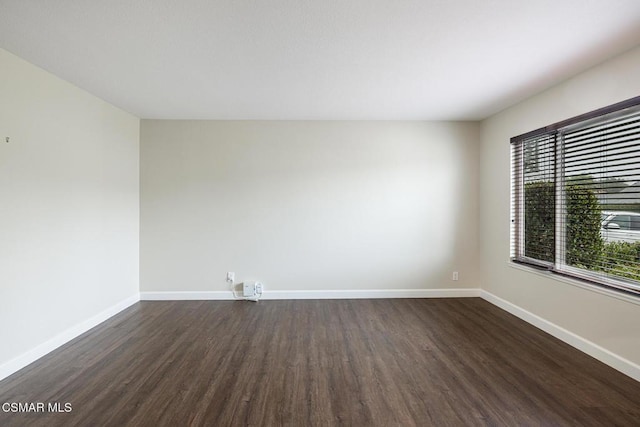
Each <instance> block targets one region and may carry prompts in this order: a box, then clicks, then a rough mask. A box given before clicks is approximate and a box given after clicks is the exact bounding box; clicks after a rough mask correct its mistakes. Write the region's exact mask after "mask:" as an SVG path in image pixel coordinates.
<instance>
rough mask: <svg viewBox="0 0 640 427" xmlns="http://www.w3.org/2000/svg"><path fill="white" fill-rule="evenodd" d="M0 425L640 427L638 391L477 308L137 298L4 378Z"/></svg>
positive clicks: (430, 302) (431, 302) (476, 304)
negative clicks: (9, 409)
mask: <svg viewBox="0 0 640 427" xmlns="http://www.w3.org/2000/svg"><path fill="white" fill-rule="evenodd" d="M13 402H42V403H44V404H45V405H48V403H52V402H58V403H60V406H61V408H62V409H63V410H64V404H65V403H69V404H70V405H71V412H60V413H50V412H36V413H5V412H2V411H0V425H1V426H26V425H28V426H58V425H59V426H74V425H78V426H104V425H106V426H125V425H131V426H165V425H166V426H182V425H207V426H235V425H238V426H240V425H253V426H279V425H292V426H314V425H322V426H331V425H347V426H370V425H371V426H373V425H375V426H395V425H399V426H411V425H420V426H428V425H433V426H447V425H450V426H462V425H471V426H474V425H492V426H520V425H527V426H547V425H552V426H558V425H560V426H564V425H570V426H590V425H603V426H614V425H618V426H639V425H640V383H639V382H636V381H634V380H632V379H631V378H629V377H626V376H625V375H623V374H621V373H619V372H617V371H615V370H613V369H611V368H609V367H607V366H606V365H604V364H602V363H600V362H598V361H597V360H595V359H593V358H591V357H589V356H587V355H585V354H583V353H581V352H579V351H577V350H575V349H573V348H572V347H570V346H568V345H566V344H564V343H562V342H560V341H558V340H556V339H555V338H553V337H551V336H549V335H547V334H545V333H543V332H541V331H540V330H538V329H536V328H534V327H533V326H530V325H528V324H526V323H525V322H523V321H521V320H519V319H517V318H515V317H513V316H511V315H510V314H508V313H506V312H504V311H502V310H500V309H499V308H496V307H494V306H492V305H491V304H489V303H487V302H485V301H483V300H481V299H478V298H468V299H411V300H408V299H404V300H403V299H393V300H321V301H316V300H297V301H261V302H259V303H257V304H256V303H250V302H239V301H181V302H141V303H139V304H136V305H135V306H133V307H131V308H129V309H127V310H126V311H124V312H122V313H120V314H119V315H117V316H115V317H114V318H112V319H110V320H109V321H107V322H105V323H103V324H101V325H99V326H98V327H96V328H94V329H93V330H91V331H89V332H88V333H86V334H84V335H83V336H81V337H79V338H77V339H76V340H74V341H72V342H70V343H68V344H67V345H65V346H64V347H61V348H60V349H58V350H56V351H55V352H53V353H51V354H49V355H47V356H46V357H44V358H42V359H40V360H39V361H37V362H36V363H34V364H32V365H30V366H28V367H27V368H25V369H23V370H22V371H20V372H18V373H16V374H14V375H12V376H11V377H9V378H7V379H5V380H4V381H2V382H0V404H3V403H13Z"/></svg>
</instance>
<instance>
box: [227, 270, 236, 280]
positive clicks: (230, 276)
mask: <svg viewBox="0 0 640 427" xmlns="http://www.w3.org/2000/svg"><path fill="white" fill-rule="evenodd" d="M235 280H236V273H234V272H233V271H228V272H227V282H232V283H233V282H235Z"/></svg>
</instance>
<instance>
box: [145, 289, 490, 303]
mask: <svg viewBox="0 0 640 427" xmlns="http://www.w3.org/2000/svg"><path fill="white" fill-rule="evenodd" d="M479 296H480V289H474V288H461V289H363V290H360V289H353V290H326V291H268V290H267V291H265V292H264V294H263V295H262V298H261V299H263V300H283V299H369V298H463V297H479ZM140 299H141V300H142V301H184V300H233V299H235V298H234V297H233V293H232V292H231V291H208V292H141V293H140Z"/></svg>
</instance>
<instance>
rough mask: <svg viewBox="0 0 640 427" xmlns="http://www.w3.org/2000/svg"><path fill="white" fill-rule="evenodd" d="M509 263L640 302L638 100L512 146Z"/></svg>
mask: <svg viewBox="0 0 640 427" xmlns="http://www.w3.org/2000/svg"><path fill="white" fill-rule="evenodd" d="M511 162H512V164H511V187H512V193H511V213H512V220H511V223H512V224H511V225H512V226H511V260H512V261H513V262H517V263H524V264H528V265H532V266H535V267H538V268H543V269H546V270H549V271H552V272H554V273H556V274H561V275H565V276H571V277H575V278H579V279H582V280H586V281H588V282H590V283H592V284H595V285H599V286H605V287H609V288H614V289H617V290H621V291H624V292H627V293H631V294H636V295H640V97H636V98H632V99H630V100H627V101H623V102H620V103H618V104H615V105H612V106H610V107H606V108H603V109H600V110H597V111H593V112H591V113H587V114H583V115H582V116H579V117H575V118H572V119H569V120H565V121H563V122H560V123H556V124H553V125H550V126H547V127H545V128H542V129H538V130H535V131H532V132H529V133H526V134H524V135H520V136H516V137H514V138H512V139H511Z"/></svg>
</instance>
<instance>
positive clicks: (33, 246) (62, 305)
mask: <svg viewBox="0 0 640 427" xmlns="http://www.w3.org/2000/svg"><path fill="white" fill-rule="evenodd" d="M0 77H1V78H0V137H1V141H0V343H1V344H0V378H2V374H3V373H4V374H7V373H10V372H11V370H12V369H13V370H15V368H17V367H20V366H19V365H20V363H22V362H27V363H28V362H29V361H30V360H28V359H29V358H30V357H31V356H38V355H39V353H38V352H36V353H38V354H36V353H33V351H34V349H35V348H40V349H41V350H42V348H43V347H42V345H43V344H44V343H46V342H48V341H49V340H53V341H56V337H59V336H60V335H61V334H62V335H64V336H66V337H67V338H68V337H69V331H70V330H77V326H78V324H81V323H83V322H84V323H85V324H86V322H87V320H88V319H91V318H95V316H96V315H97V314H99V313H101V312H103V311H104V310H107V309H109V308H110V307H113V306H114V305H116V304H118V303H121V302H122V301H123V300H125V299H127V298H129V297H132V296H134V295H136V294H137V293H138V284H139V280H138V249H139V245H138V243H139V237H138V236H139V208H138V206H139V191H138V188H139V185H138V183H139V120H138V119H137V118H136V117H134V116H132V115H130V114H128V113H125V112H123V111H121V110H119V109H117V108H115V107H113V106H111V105H109V104H107V103H105V102H104V101H101V100H100V99H98V98H96V97H94V96H92V95H90V94H88V93H86V92H84V91H82V90H80V89H78V88H77V87H75V86H72V85H70V84H69V83H66V82H64V81H62V80H60V79H59V78H57V77H55V76H53V75H51V74H49V73H47V72H45V71H43V70H41V69H39V68H37V67H35V66H33V65H31V64H29V63H27V62H25V61H23V60H22V59H19V58H18V57H16V56H14V55H12V54H10V53H8V52H6V51H4V50H0ZM6 136H9V137H10V143H8V144H7V143H5V137H6ZM58 341H60V340H58ZM56 342H57V341H56ZM44 347H47V346H46V345H45V346H44ZM48 348H49V349H50V346H49V347H48ZM45 352H46V351H45ZM40 353H41V352H40ZM25 354H30V355H31V356H25ZM32 358H33V357H31V359H32ZM17 359H20V360H19V361H18V362H15V363H13V364H12V362H11V361H15V360H17ZM16 363H17V364H18V365H16Z"/></svg>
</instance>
